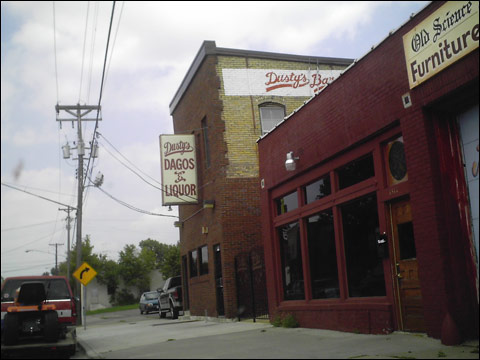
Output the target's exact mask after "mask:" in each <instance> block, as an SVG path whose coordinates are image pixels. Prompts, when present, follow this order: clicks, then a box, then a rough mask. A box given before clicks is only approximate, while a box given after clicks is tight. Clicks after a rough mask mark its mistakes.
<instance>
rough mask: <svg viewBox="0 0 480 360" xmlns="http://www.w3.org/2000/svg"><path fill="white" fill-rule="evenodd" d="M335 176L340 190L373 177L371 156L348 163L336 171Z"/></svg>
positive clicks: (373, 170)
mask: <svg viewBox="0 0 480 360" xmlns="http://www.w3.org/2000/svg"><path fill="white" fill-rule="evenodd" d="M337 175H338V186H339V189H340V190H341V189H345V188H346V187H349V186H352V185H355V184H358V183H359V182H362V181H364V180H367V179H369V178H371V177H374V176H375V169H374V165H373V156H372V155H371V154H369V155H368V156H365V157H362V158H360V159H357V160H354V161H352V162H350V163H348V164H347V165H345V166H343V167H341V168H340V169H337Z"/></svg>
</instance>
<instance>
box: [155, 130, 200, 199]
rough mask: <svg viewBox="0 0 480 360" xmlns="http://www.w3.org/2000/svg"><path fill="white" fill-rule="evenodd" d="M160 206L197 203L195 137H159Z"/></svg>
mask: <svg viewBox="0 0 480 360" xmlns="http://www.w3.org/2000/svg"><path fill="white" fill-rule="evenodd" d="M160 153H161V162H162V163H161V168H162V185H163V191H162V204H163V205H164V206H166V205H183V204H197V203H198V188H197V162H196V157H195V135H160Z"/></svg>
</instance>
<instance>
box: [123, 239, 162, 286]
mask: <svg viewBox="0 0 480 360" xmlns="http://www.w3.org/2000/svg"><path fill="white" fill-rule="evenodd" d="M154 263H155V261H154V254H153V252H151V251H150V250H148V249H147V250H144V251H141V252H140V251H138V249H137V247H136V246H135V245H125V247H124V248H123V250H122V251H120V259H119V261H118V267H119V273H120V276H121V277H122V279H123V280H124V281H125V284H126V285H129V286H136V287H137V288H138V290H140V292H144V291H148V290H150V271H152V270H153V268H154V267H153V266H154Z"/></svg>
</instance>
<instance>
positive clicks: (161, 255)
mask: <svg viewBox="0 0 480 360" xmlns="http://www.w3.org/2000/svg"><path fill="white" fill-rule="evenodd" d="M139 246H140V249H138V248H137V247H136V246H135V245H132V244H130V245H125V247H124V248H123V250H122V251H121V252H120V253H119V260H118V262H116V261H113V260H109V259H107V257H106V256H105V255H101V254H95V253H94V252H93V245H92V244H91V242H90V236H89V235H87V236H86V237H85V238H84V240H83V242H82V263H83V262H85V261H86V262H87V263H88V264H89V265H90V266H91V267H93V268H94V269H95V270H96V271H97V276H96V279H97V281H98V282H99V283H100V284H103V285H106V286H107V290H108V294H109V295H110V299H111V303H116V302H118V301H121V302H124V301H126V300H125V299H124V298H127V299H128V296H126V294H125V293H122V294H116V292H117V289H118V286H119V282H120V277H121V278H122V279H123V281H124V283H125V285H127V286H136V287H137V288H138V290H139V291H140V292H144V291H148V290H150V272H151V271H152V270H154V269H159V270H160V272H161V273H162V275H163V277H164V278H165V279H167V278H169V277H172V276H177V275H180V245H179V244H178V243H177V244H176V245H167V244H162V243H159V242H158V241H156V240H153V239H146V240H142V241H140V243H139ZM76 260H77V249H76V247H75V246H74V248H73V249H72V250H71V251H70V279H69V281H70V284H71V285H72V289H75V284H76V282H77V280H76V279H75V278H74V277H73V272H75V270H76V269H77V268H78V266H80V265H81V264H77V263H76ZM54 271H55V269H52V274H53V273H54ZM58 274H59V275H63V276H66V275H67V262H66V261H65V262H62V263H60V264H59V267H58ZM130 295H131V294H130ZM119 296H120V298H119ZM132 296H133V295H132Z"/></svg>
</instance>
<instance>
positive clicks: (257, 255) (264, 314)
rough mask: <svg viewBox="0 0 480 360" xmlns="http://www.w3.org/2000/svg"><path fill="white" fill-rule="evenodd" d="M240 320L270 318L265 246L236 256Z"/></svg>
mask: <svg viewBox="0 0 480 360" xmlns="http://www.w3.org/2000/svg"><path fill="white" fill-rule="evenodd" d="M235 277H236V282H237V304H238V320H239V321H240V320H241V319H242V318H244V319H246V318H248V319H250V318H252V319H253V321H255V320H256V319H269V315H268V301H267V287H266V281H265V266H264V257H263V248H261V247H257V248H254V249H252V250H251V251H250V252H245V253H240V254H238V255H237V256H236V257H235Z"/></svg>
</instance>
